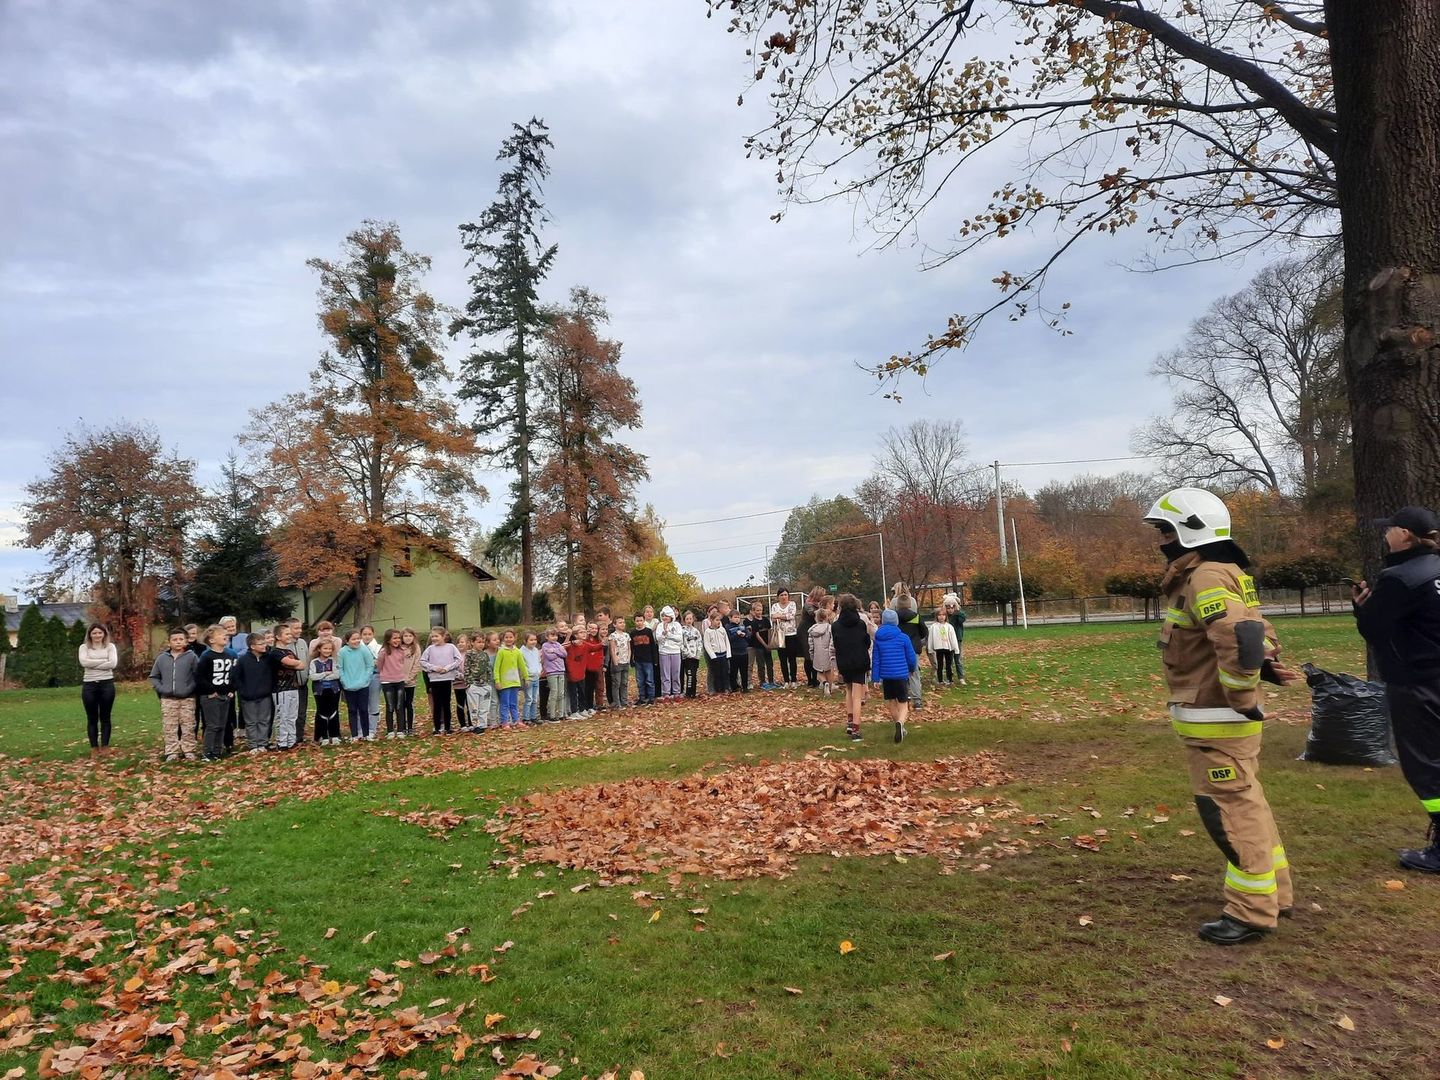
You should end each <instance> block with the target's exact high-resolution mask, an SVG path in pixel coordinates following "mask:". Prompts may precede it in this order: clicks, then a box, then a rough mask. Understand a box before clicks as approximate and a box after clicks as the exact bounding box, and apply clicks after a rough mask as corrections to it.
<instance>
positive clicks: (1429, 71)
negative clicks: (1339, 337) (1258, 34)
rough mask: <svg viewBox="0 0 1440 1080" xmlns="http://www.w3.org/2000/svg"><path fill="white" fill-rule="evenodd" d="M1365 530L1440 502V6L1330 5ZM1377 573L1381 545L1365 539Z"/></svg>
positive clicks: (1350, 362) (1348, 336) (1358, 494)
mask: <svg viewBox="0 0 1440 1080" xmlns="http://www.w3.org/2000/svg"><path fill="white" fill-rule="evenodd" d="M1325 14H1326V18H1327V20H1328V24H1329V28H1330V34H1329V37H1330V56H1331V60H1330V62H1331V68H1332V70H1333V73H1334V77H1335V99H1336V111H1337V113H1338V116H1339V130H1340V137H1339V152H1338V153H1337V155H1336V158H1335V170H1336V177H1337V180H1338V182H1339V184H1338V186H1339V191H1340V212H1341V220H1342V223H1343V230H1344V246H1345V376H1346V381H1347V384H1348V387H1349V397H1350V417H1351V423H1352V429H1353V447H1354V456H1355V512H1356V516H1357V523H1358V526H1359V527H1360V528H1361V529H1362V530H1370V522H1371V519H1373V518H1377V517H1383V516H1385V515H1387V514H1390V513H1393V512H1394V511H1395V510H1396V509H1398V508H1399V507H1401V506H1404V505H1407V504H1412V503H1419V504H1423V505H1428V506H1434V505H1435V504H1436V502H1437V495H1440V347H1437V345H1436V333H1437V330H1440V4H1436V3H1435V0H1384V2H1383V3H1356V2H1354V0H1326V3H1325ZM1362 538H1363V539H1362V544H1361V551H1362V552H1363V553H1364V554H1365V557H1366V559H1367V563H1368V565H1367V570H1369V571H1372V572H1373V570H1374V569H1375V566H1376V564H1377V563H1378V559H1379V545H1378V543H1377V542H1376V539H1377V538H1376V537H1375V534H1374V533H1373V531H1369V532H1368V535H1367V533H1365V532H1362Z"/></svg>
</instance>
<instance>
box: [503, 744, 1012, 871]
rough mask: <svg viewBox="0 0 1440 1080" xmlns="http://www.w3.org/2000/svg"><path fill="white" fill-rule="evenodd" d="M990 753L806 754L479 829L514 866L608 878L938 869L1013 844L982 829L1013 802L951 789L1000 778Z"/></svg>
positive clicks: (586, 794)
mask: <svg viewBox="0 0 1440 1080" xmlns="http://www.w3.org/2000/svg"><path fill="white" fill-rule="evenodd" d="M1008 779H1009V777H1008V775H1007V774H1006V773H1005V772H1004V770H1003V769H1001V767H1000V764H999V762H998V760H997V758H996V757H995V756H994V755H993V754H989V753H980V754H974V755H972V756H970V757H960V758H943V759H941V760H939V761H933V762H911V761H882V760H857V761H841V760H834V759H831V758H827V757H820V756H816V755H812V756H810V757H807V758H806V759H805V760H803V761H793V762H785V763H783V764H779V765H771V764H764V763H762V764H759V765H754V766H741V767H738V768H734V769H730V770H728V771H726V772H722V773H719V774H717V775H705V774H696V775H694V776H690V777H686V778H684V779H680V780H649V779H637V780H626V781H623V782H621V783H617V784H595V785H592V786H590V787H585V788H579V789H572V790H566V791H562V792H557V793H554V794H550V793H537V794H533V795H530V796H528V797H527V798H525V799H524V800H522V801H521V802H519V803H516V804H513V805H511V806H508V807H505V808H504V809H502V810H501V812H500V817H498V818H497V819H496V820H495V821H493V822H492V823H491V824H490V826H489V829H490V831H491V832H492V833H494V834H495V835H496V836H497V838H498V839H500V840H501V841H502V842H505V843H508V844H511V845H516V846H519V847H521V848H523V853H522V854H519V855H517V856H516V858H515V860H514V861H515V862H516V863H517V864H518V863H521V862H522V861H523V862H525V863H533V862H547V863H556V864H558V865H560V866H566V867H571V868H574V869H582V870H593V871H596V872H598V873H600V874H602V875H603V876H605V877H606V878H607V879H616V878H622V879H623V878H627V877H629V876H632V875H638V874H650V873H656V872H659V871H664V870H670V871H674V872H676V873H683V874H708V875H711V876H714V877H721V878H732V879H733V878H751V877H760V876H770V877H783V876H784V875H786V874H788V873H789V872H790V871H791V870H792V869H793V868H794V865H795V859H796V857H797V856H800V855H816V854H830V855H834V856H837V857H838V856H841V855H880V854H884V855H898V856H901V857H902V858H903V857H909V856H912V855H916V856H919V855H928V856H932V857H934V858H937V859H940V860H941V861H942V863H944V864H946V865H947V866H953V864H954V863H955V861H956V860H958V859H961V858H964V857H974V856H980V855H985V856H987V857H993V856H995V855H999V854H1007V853H1009V852H1010V851H1013V850H1017V849H1019V848H1021V847H1023V846H1024V845H1023V841H1010V840H1009V839H1008V838H1005V837H999V836H996V837H991V839H990V840H989V841H988V842H986V838H987V837H990V836H991V834H992V833H993V832H994V829H995V826H994V825H993V824H991V823H992V822H994V821H997V820H1004V819H1006V818H1009V817H1010V816H1012V815H1013V814H1014V812H1015V809H1016V808H1015V806H1014V805H1013V804H1012V803H1009V802H1007V801H1004V800H1000V799H997V798H994V797H986V798H965V797H961V796H959V795H955V794H946V793H947V792H948V793H953V792H958V791H967V790H969V789H971V788H976V787H992V786H994V785H996V784H1002V783H1004V782H1005V781H1006V780H1008Z"/></svg>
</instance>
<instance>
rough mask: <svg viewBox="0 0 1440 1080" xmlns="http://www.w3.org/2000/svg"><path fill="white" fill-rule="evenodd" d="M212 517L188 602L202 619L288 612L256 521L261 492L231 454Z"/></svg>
mask: <svg viewBox="0 0 1440 1080" xmlns="http://www.w3.org/2000/svg"><path fill="white" fill-rule="evenodd" d="M213 505H214V507H215V513H214V518H213V520H212V521H211V523H210V529H209V530H208V532H207V533H206V535H205V536H203V537H201V539H200V544H199V554H198V555H197V556H196V560H195V573H194V577H193V578H192V580H191V584H190V590H189V596H188V604H187V607H188V608H189V609H190V610H191V611H193V612H195V613H196V614H198V615H200V616H201V617H202V618H205V619H212V620H213V619H217V618H219V617H220V616H221V615H226V614H229V615H234V616H235V617H236V618H237V619H239V620H240V621H241V622H242V623H246V624H249V623H251V622H253V621H254V620H256V619H279V618H283V617H284V616H286V615H289V614H290V608H291V603H290V597H289V596H288V595H287V594H286V592H285V590H284V589H282V588H281V587H280V582H279V578H278V567H277V560H276V558H275V553H274V552H273V551H271V549H270V545H269V544H268V543H267V542H266V539H265V534H264V532H263V531H262V529H261V526H260V492H259V491H258V490H257V489H256V488H255V487H254V485H253V484H251V483H249V482H248V481H247V480H246V479H245V477H243V476H242V475H241V473H240V467H239V462H238V461H237V459H236V457H235V455H234V454H233V453H232V454H231V455H230V456H229V457H228V458H227V459H226V461H225V465H224V467H223V468H222V469H221V481H220V489H219V490H218V491H217V492H215V496H214V502H213Z"/></svg>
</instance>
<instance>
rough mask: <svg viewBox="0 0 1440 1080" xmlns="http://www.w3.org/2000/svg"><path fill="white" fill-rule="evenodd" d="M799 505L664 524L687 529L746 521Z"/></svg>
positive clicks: (795, 507)
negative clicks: (726, 522)
mask: <svg viewBox="0 0 1440 1080" xmlns="http://www.w3.org/2000/svg"><path fill="white" fill-rule="evenodd" d="M799 509H800V507H798V506H787V507H785V508H784V509H783V510H761V511H760V512H759V513H758V514H735V515H733V516H731V517H718V518H706V519H705V520H704V521H677V522H676V523H675V524H674V525H666V526H664V527H665V528H666V529H687V528H689V527H690V526H691V525H715V524H717V523H718V522H721V521H745V520H747V519H749V518H759V517H771V516H773V515H775V514H788V513H790V512H791V511H792V510H799Z"/></svg>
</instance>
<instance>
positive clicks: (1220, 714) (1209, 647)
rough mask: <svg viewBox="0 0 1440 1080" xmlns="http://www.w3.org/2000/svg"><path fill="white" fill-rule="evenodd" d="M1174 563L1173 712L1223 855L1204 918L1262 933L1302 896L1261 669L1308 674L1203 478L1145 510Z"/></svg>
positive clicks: (1214, 933) (1166, 642)
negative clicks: (1271, 767) (1290, 656)
mask: <svg viewBox="0 0 1440 1080" xmlns="http://www.w3.org/2000/svg"><path fill="white" fill-rule="evenodd" d="M1145 521H1146V523H1147V524H1150V525H1153V526H1155V527H1156V528H1157V529H1158V530H1159V531H1160V539H1161V544H1160V550H1161V552H1162V553H1163V554H1164V555H1165V558H1166V560H1167V561H1168V563H1169V565H1168V566H1167V568H1166V571H1165V577H1164V581H1163V583H1162V586H1161V588H1162V590H1163V592H1164V594H1165V602H1166V606H1167V610H1166V612H1165V622H1164V624H1163V628H1162V630H1161V632H1160V648H1161V650H1162V655H1163V659H1164V664H1165V678H1166V681H1167V683H1168V684H1169V701H1170V717H1171V723H1172V726H1173V727H1174V728H1175V732H1176V734H1177V735H1179V737H1180V741H1181V742H1182V743H1183V744H1184V746H1185V754H1186V758H1187V759H1188V764H1189V768H1190V781H1191V784H1192V787H1193V790H1194V792H1195V805H1196V807H1197V808H1198V809H1199V811H1200V820H1201V821H1202V822H1203V823H1204V824H1205V829H1206V831H1207V832H1209V834H1210V836H1211V838H1212V839H1213V840H1214V841H1215V844H1216V846H1217V847H1219V849H1220V851H1221V853H1222V854H1223V855H1224V856H1225V862H1226V867H1225V907H1224V911H1223V913H1222V914H1221V916H1220V918H1218V919H1217V920H1215V921H1214V922H1208V923H1205V924H1204V925H1203V926H1201V927H1200V936H1201V937H1202V938H1204V939H1205V940H1206V941H1211V942H1214V943H1215V944H1217V945H1238V944H1239V943H1241V942H1244V941H1253V940H1255V939H1257V938H1259V937H1260V936H1262V935H1263V934H1265V933H1266V932H1268V931H1270V930H1272V929H1274V927H1275V925H1276V920H1277V919H1278V918H1279V917H1280V916H1281V915H1284V914H1288V913H1289V911H1290V908H1291V906H1292V904H1293V896H1292V892H1291V887H1290V869H1289V866H1290V864H1289V863H1288V862H1287V861H1286V858H1285V849H1284V847H1283V846H1282V845H1281V843H1280V834H1279V832H1278V831H1277V830H1276V828H1275V819H1274V817H1273V816H1272V815H1271V813H1270V804H1269V803H1267V802H1266V801H1265V791H1264V789H1263V788H1262V787H1261V786H1260V740H1261V729H1262V727H1263V721H1264V719H1265V713H1264V710H1263V708H1262V707H1261V701H1260V689H1259V687H1260V682H1261V680H1262V679H1265V680H1268V681H1270V682H1274V683H1278V684H1283V683H1287V682H1292V681H1294V680H1295V679H1297V678H1298V677H1299V675H1298V673H1297V672H1294V671H1291V670H1289V669H1287V668H1284V667H1282V666H1281V665H1280V664H1279V662H1278V660H1277V659H1276V658H1277V656H1278V654H1279V650H1280V646H1279V643H1278V641H1277V640H1276V637H1275V630H1274V628H1273V627H1272V626H1271V625H1270V624H1269V623H1268V622H1267V621H1266V620H1265V618H1264V617H1263V616H1262V615H1261V614H1260V601H1259V598H1258V597H1257V595H1256V593H1255V582H1254V580H1253V579H1252V578H1251V577H1250V576H1249V575H1248V574H1246V573H1245V568H1246V567H1247V566H1249V559H1248V558H1246V556H1245V553H1244V552H1243V551H1242V550H1240V547H1239V546H1238V545H1237V544H1236V543H1235V542H1234V540H1233V539H1231V536H1230V512H1229V511H1228V510H1227V509H1226V508H1225V504H1224V503H1223V502H1221V501H1220V500H1219V499H1218V498H1216V497H1215V496H1214V495H1212V494H1210V492H1208V491H1203V490H1201V489H1199V488H1176V489H1175V490H1174V491H1169V492H1166V493H1165V494H1164V495H1162V496H1161V497H1160V499H1159V500H1157V501H1156V503H1155V505H1154V506H1152V507H1151V508H1150V511H1149V513H1147V514H1146V515H1145Z"/></svg>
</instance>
